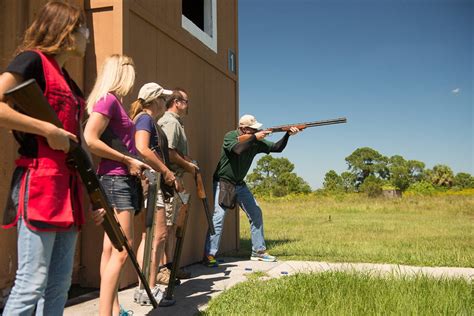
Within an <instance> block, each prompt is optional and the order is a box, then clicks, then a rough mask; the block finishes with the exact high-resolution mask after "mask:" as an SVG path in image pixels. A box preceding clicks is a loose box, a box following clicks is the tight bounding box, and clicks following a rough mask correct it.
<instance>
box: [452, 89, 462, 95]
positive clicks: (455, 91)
mask: <svg viewBox="0 0 474 316" xmlns="http://www.w3.org/2000/svg"><path fill="white" fill-rule="evenodd" d="M451 92H452V93H453V94H458V93H459V92H461V89H459V88H456V89H453V90H451Z"/></svg>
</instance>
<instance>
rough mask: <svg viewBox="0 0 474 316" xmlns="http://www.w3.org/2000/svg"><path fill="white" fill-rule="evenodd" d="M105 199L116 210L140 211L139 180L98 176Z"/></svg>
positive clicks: (125, 177)
mask: <svg viewBox="0 0 474 316" xmlns="http://www.w3.org/2000/svg"><path fill="white" fill-rule="evenodd" d="M99 180H100V183H102V186H103V187H104V190H105V193H106V194H107V197H108V199H109V201H110V203H112V206H113V207H115V209H116V210H118V211H120V210H134V211H135V212H136V213H137V212H139V211H140V210H141V207H142V205H141V201H142V198H141V195H142V192H140V191H141V185H140V182H139V181H140V180H139V179H138V178H137V177H133V176H112V175H102V176H99Z"/></svg>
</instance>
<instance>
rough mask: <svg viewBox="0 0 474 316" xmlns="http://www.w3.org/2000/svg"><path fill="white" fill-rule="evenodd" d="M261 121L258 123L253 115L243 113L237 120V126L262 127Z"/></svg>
mask: <svg viewBox="0 0 474 316" xmlns="http://www.w3.org/2000/svg"><path fill="white" fill-rule="evenodd" d="M262 125H263V124H262V123H259V122H258V121H257V119H256V118H255V116H253V115H250V114H245V115H243V116H242V117H241V118H240V120H239V127H250V128H254V129H259V128H260V127H262Z"/></svg>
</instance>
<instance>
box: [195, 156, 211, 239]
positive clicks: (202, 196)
mask: <svg viewBox="0 0 474 316" xmlns="http://www.w3.org/2000/svg"><path fill="white" fill-rule="evenodd" d="M194 163H195V164H196V165H197V162H196V161H194ZM194 181H195V182H196V191H197V195H198V197H199V198H200V199H201V201H202V204H203V206H204V213H206V220H207V225H208V226H209V232H210V233H211V235H215V233H216V231H215V229H214V224H213V222H212V215H211V210H210V209H209V202H208V201H207V196H206V190H205V189H204V183H203V181H202V175H201V171H200V170H199V168H198V169H196V173H195V175H194Z"/></svg>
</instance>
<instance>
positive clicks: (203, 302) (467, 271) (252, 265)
mask: <svg viewBox="0 0 474 316" xmlns="http://www.w3.org/2000/svg"><path fill="white" fill-rule="evenodd" d="M186 270H188V271H189V272H191V274H192V278H191V279H189V280H182V284H181V285H180V286H177V287H176V289H175V299H176V304H175V305H173V306H170V307H159V308H158V309H156V310H152V307H151V306H140V305H138V304H136V303H135V302H134V301H133V292H134V288H129V289H126V290H122V291H120V292H119V301H120V303H121V304H122V305H123V306H124V308H125V309H128V310H132V311H133V315H134V316H141V315H180V316H181V315H183V316H184V315H194V314H196V313H197V312H198V311H200V310H204V309H205V308H206V307H207V303H208V302H209V300H210V299H211V298H212V297H215V296H216V295H219V294H220V293H222V291H225V290H227V289H229V288H231V287H232V286H234V285H235V284H237V283H239V282H242V281H245V280H247V275H248V274H251V273H253V272H264V273H266V274H267V275H268V277H272V278H277V277H282V276H286V275H291V274H295V273H299V272H305V273H306V272H324V271H355V272H368V273H374V274H377V275H381V276H383V275H392V274H395V275H414V274H419V273H422V274H426V275H430V276H433V277H448V278H452V277H454V278H457V277H462V278H466V279H468V280H471V281H474V268H451V267H414V266H406V265H396V264H367V263H328V262H312V261H281V262H259V261H250V260H242V259H241V258H224V261H223V262H221V263H220V265H219V267H217V268H208V267H206V266H204V265H202V264H194V265H191V266H189V267H187V268H186ZM81 300H83V301H81ZM98 301H99V300H98V292H94V293H89V294H87V295H85V296H81V297H79V298H76V299H74V301H71V302H69V303H74V305H72V306H69V307H67V308H66V309H65V312H64V315H66V316H76V315H77V316H82V315H97V314H98V310H99V306H98Z"/></svg>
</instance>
